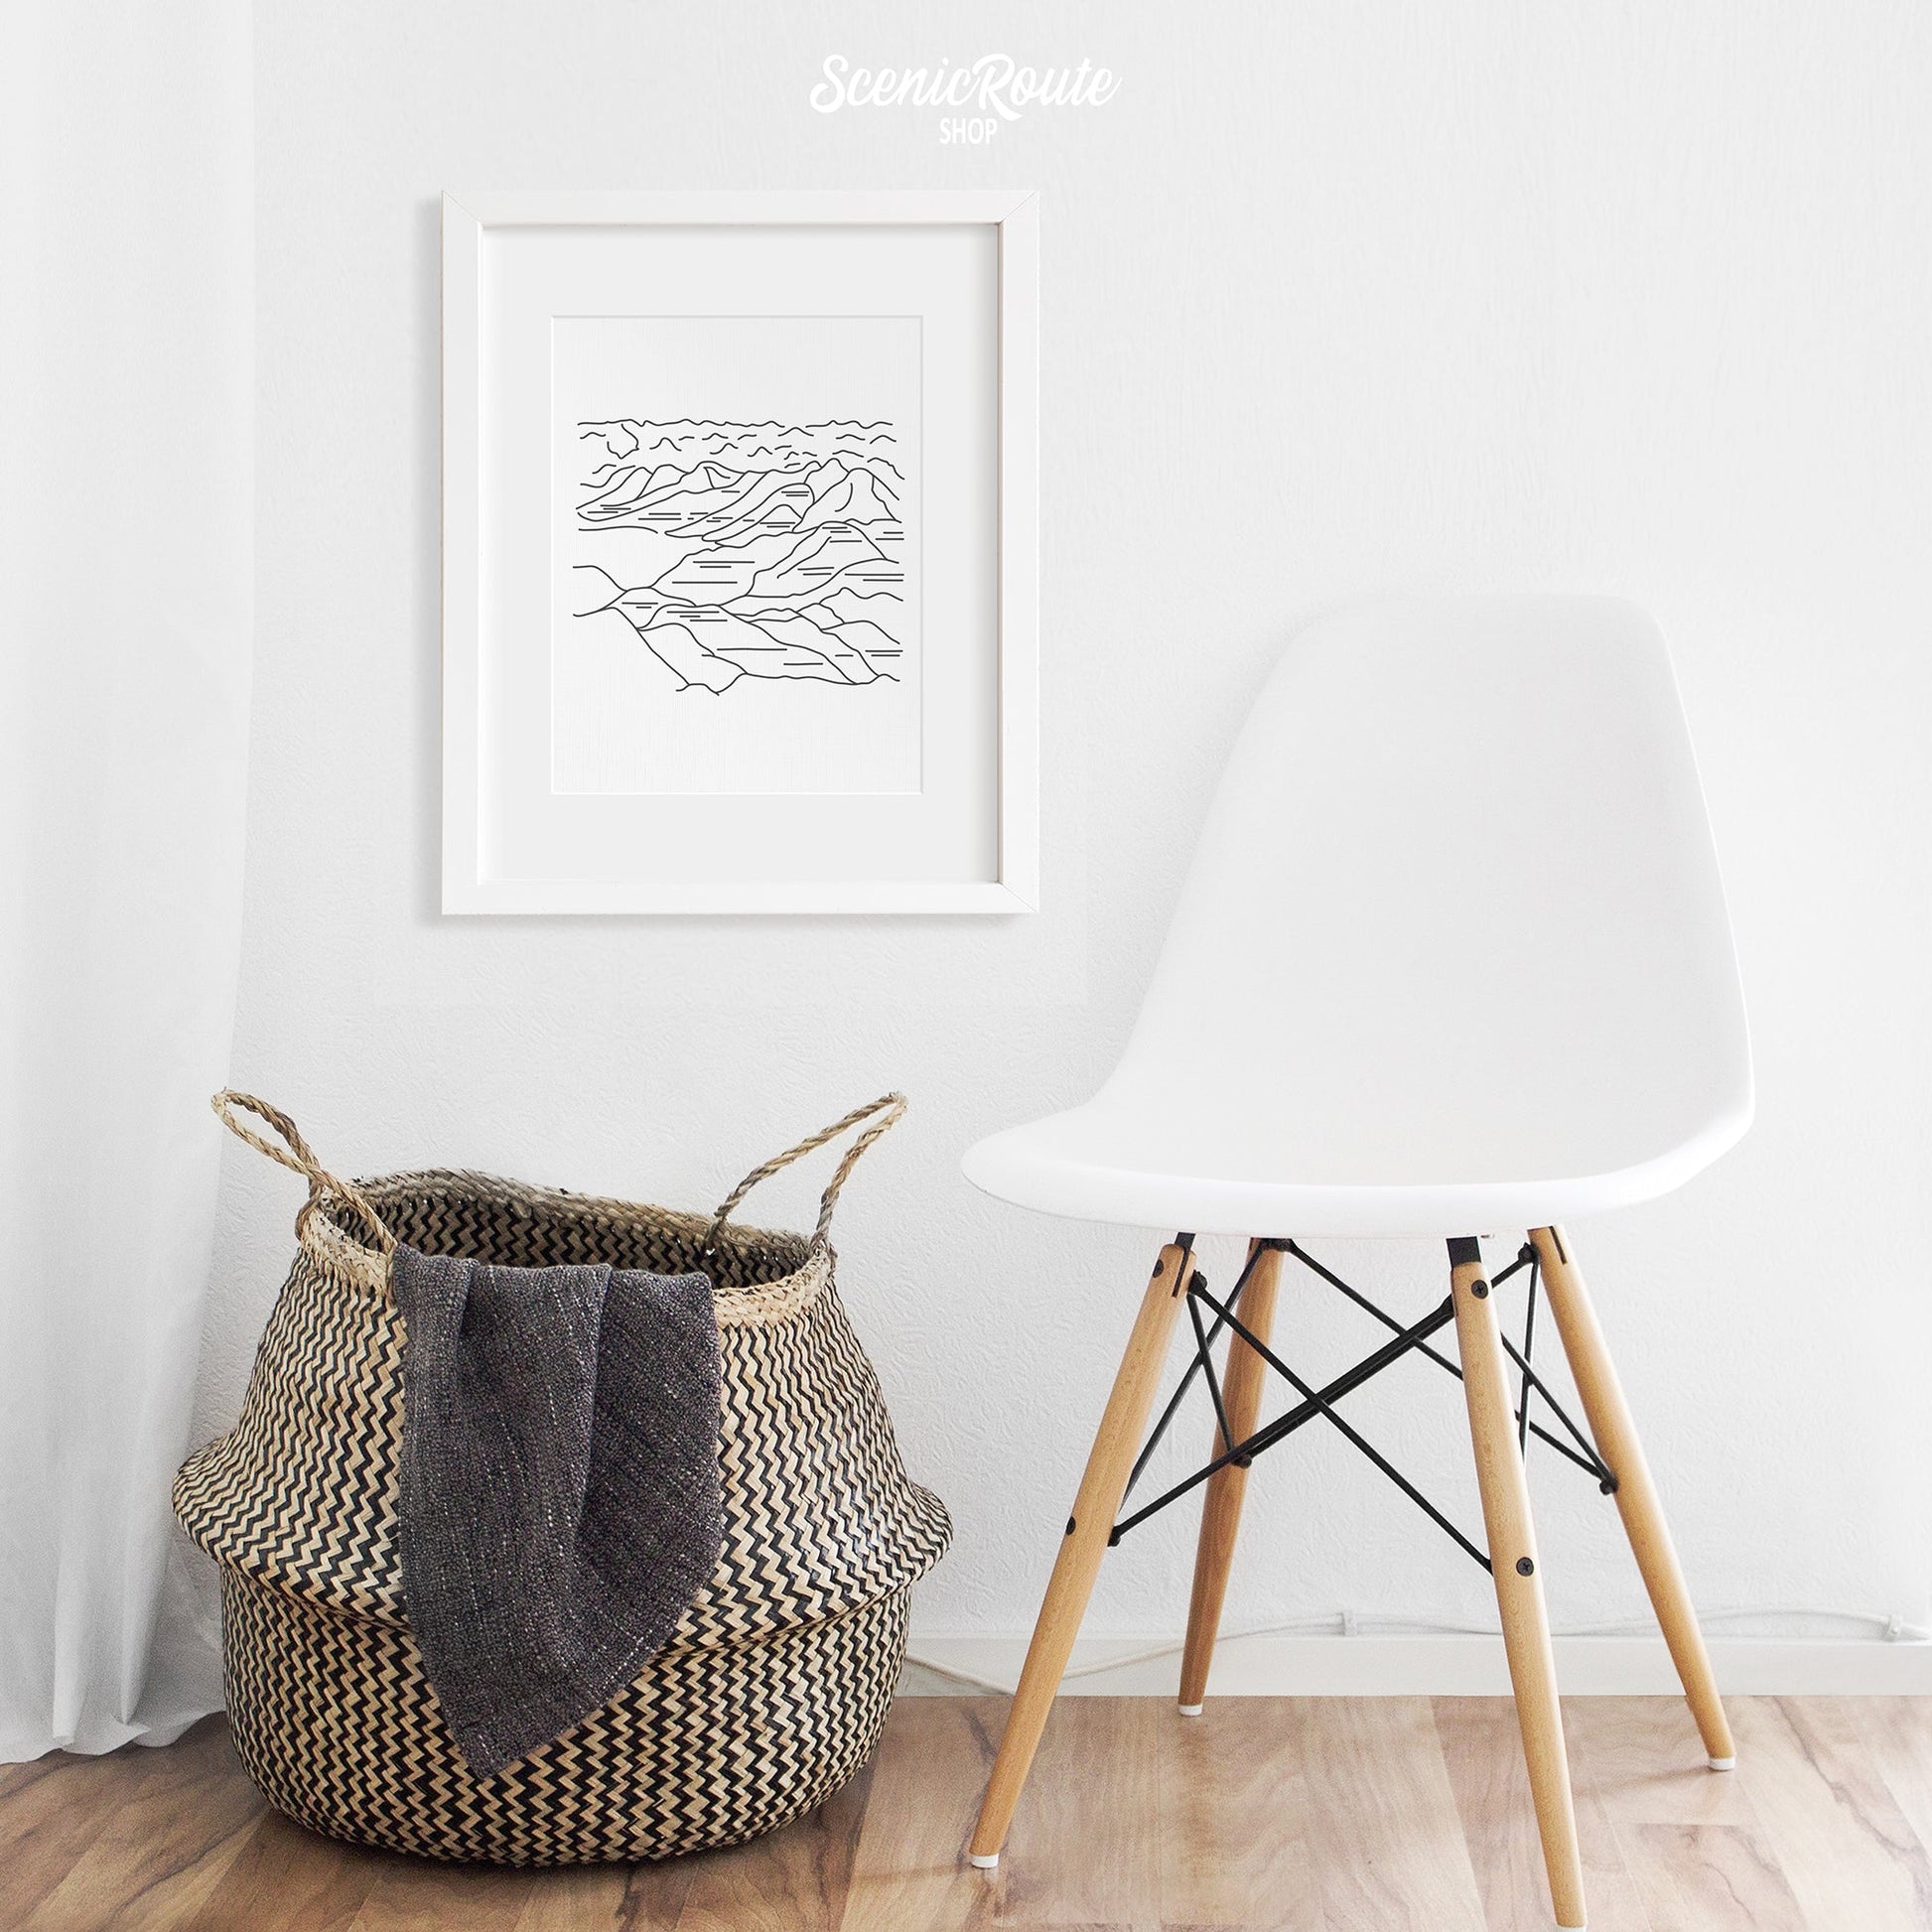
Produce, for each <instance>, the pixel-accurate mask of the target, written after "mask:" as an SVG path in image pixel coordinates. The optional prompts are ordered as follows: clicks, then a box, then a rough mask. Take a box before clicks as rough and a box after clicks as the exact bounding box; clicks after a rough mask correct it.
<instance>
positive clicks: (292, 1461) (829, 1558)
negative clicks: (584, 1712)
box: [175, 1094, 952, 1864]
mask: <svg viewBox="0 0 1932 1932" xmlns="http://www.w3.org/2000/svg"><path fill="white" fill-rule="evenodd" d="M231 1106H238V1107H243V1108H246V1109H247V1110H249V1111H250V1112H252V1113H253V1114H255V1115H256V1116H257V1117H258V1118H259V1119H261V1120H264V1121H266V1122H267V1123H268V1124H269V1125H271V1126H272V1127H274V1128H275V1130H276V1131H277V1132H278V1133H279V1134H280V1135H281V1136H282V1137H283V1140H284V1141H285V1143H286V1148H283V1147H277V1146H275V1145H274V1144H272V1143H271V1142H269V1141H266V1140H264V1139H262V1138H261V1137H259V1136H258V1135H256V1134H254V1133H253V1132H251V1131H250V1130H249V1129H248V1128H246V1127H244V1126H242V1125H241V1124H240V1123H239V1122H238V1121H237V1120H236V1119H235V1117H234V1115H233V1113H232V1112H231V1111H230V1107H231ZM215 1108H216V1111H217V1112H218V1113H219V1114H220V1115H221V1117H222V1119H223V1120H224V1121H225V1122H226V1123H227V1125H228V1126H229V1127H231V1128H232V1129H233V1130H234V1131H235V1132H236V1133H237V1134H239V1135H240V1136H241V1137H242V1138H243V1139H244V1140H246V1141H248V1142H249V1143H250V1144H251V1145H253V1146H255V1147H257V1148H259V1149H261V1151H262V1152H263V1153H265V1154H268V1155H269V1156H271V1158H273V1159H275V1160H277V1161H280V1162H281V1163H282V1164H283V1165H284V1166H285V1167H289V1168H292V1169H294V1170H295V1171H296V1172H298V1173H302V1174H303V1175H304V1176H305V1177H306V1178H307V1180H308V1182H309V1198H308V1201H307V1202H306V1203H305V1205H304V1206H303V1208H302V1210H301V1212H300V1213H299V1214H298V1215H297V1217H296V1235H297V1253H296V1258H295V1265H294V1268H293V1269H292V1270H291V1272H290V1274H289V1278H288V1281H287V1283H286V1284H285V1285H284V1287H283V1289H282V1293H281V1297H280V1299H279V1301H278V1302H277V1303H276V1306H275V1311H274V1313H273V1314H272V1315H271V1316H270V1319H269V1323H268V1328H267V1331H266V1332H265V1334H264V1335H263V1337H262V1343H261V1349H260V1353H259V1354H258V1355H257V1357H256V1360H255V1369H254V1375H253V1377H252V1379H251V1381H250V1383H249V1387H248V1394H247V1398H246V1400H245V1402H244V1403H243V1406H242V1412H241V1418H240V1420H239V1422H238V1423H237V1424H236V1426H235V1428H234V1429H233V1431H232V1432H231V1433H230V1434H228V1435H227V1436H224V1437H222V1438H221V1439H220V1440H219V1441H217V1442H214V1443H210V1444H209V1445H208V1446H207V1448H206V1449H202V1450H201V1451H200V1452H199V1453H197V1454H196V1455H194V1456H191V1457H190V1458H189V1460H188V1461H187V1462H186V1463H185V1464H184V1465H183V1467H182V1470H181V1473H180V1475H179V1477H178V1478H177V1479H176V1484H175V1508H176V1512H177V1514H178V1515H179V1516H180V1518H181V1520H182V1524H183V1526H184V1527H185V1528H186V1529H187V1531H188V1533H189V1535H190V1536H192V1537H193V1538H194V1539H195V1541H196V1542H197V1543H199V1544H200V1545H201V1546H202V1548H203V1549H205V1550H206V1551H207V1552H208V1554H209V1555H210V1556H212V1557H214V1558H215V1560H216V1561H217V1562H218V1563H219V1564H220V1565H221V1587H222V1624H223V1639H224V1642H223V1648H224V1652H225V1660H226V1674H227V1691H228V1709H229V1715H230V1719H231V1722H232V1724H233V1727H234V1738H235V1745H236V1748H237V1749H238V1751H239V1752H240V1754H241V1759H242V1762H243V1764H244V1765H245V1766H246V1767H247V1769H248V1773H249V1775H250V1776H251V1777H252V1778H253V1779H254V1780H255V1782H256V1783H257V1784H258V1785H259V1786H260V1787H261V1790H262V1792H263V1794H264V1795H265V1796H266V1797H267V1798H268V1800H269V1802H270V1803H271V1804H273V1805H275V1806H276V1807H278V1808H279V1809H280V1810H282V1811H285V1812H287V1813H288V1814H289V1815H290V1816H291V1817H292V1818H296V1819H299V1820H300V1821H301V1822H302V1823H303V1824H305V1825H309V1826H312V1827H314V1828H315V1829H316V1830H317V1831H321V1832H327V1833H329V1834H330V1835H331V1836H333V1837H336V1838H344V1839H349V1840H353V1841H356V1842H359V1843H362V1844H370V1845H385V1846H390V1847H393V1848H394V1849H395V1850H397V1851H402V1852H415V1853H421V1854H423V1855H425V1856H427V1857H430V1858H437V1859H483V1860H490V1861H494V1862H496V1863H505V1864H570V1863H589V1862H595V1861H601V1860H623V1859H656V1858H664V1857H668V1856H669V1855H671V1854H673V1853H679V1852H690V1851H696V1850H699V1849H701V1848H703V1847H708V1846H718V1845H731V1844H735V1843H737V1842H738V1841H740V1840H742V1839H747V1838H752V1837H754V1836H756V1835H757V1834H758V1833H759V1832H766V1831H770V1830H772V1829H773V1828H775V1827H776V1826H779V1825H783V1824H785V1823H786V1822H787V1821H788V1820H790V1819H792V1818H795V1817H797V1816H798V1815H799V1814H800V1813H802V1812H805V1811H808V1810H809V1809H810V1808H811V1807H812V1806H814V1805H816V1804H818V1803H820V1802H821V1801H822V1800H824V1799H825V1798H826V1797H828V1796H829V1795H830V1794H831V1793H832V1792H834V1791H836V1790H837V1789H838V1788H839V1787H840V1786H841V1785H842V1784H844V1783H845V1782H846V1781H847V1780H848V1779H849V1778H851V1777H852V1776H853V1774H854V1773H855V1772H856V1771H857V1770H858V1769H859V1767H860V1766H861V1765H862V1764H864V1762H865V1761H866V1759H867V1757H868V1756H869V1755H870V1754H871V1752H872V1750H873V1747H874V1745H875V1744H876V1743H877V1741H878V1737H879V1731H880V1726H881V1725H883V1723H884V1722H885V1717H886V1711H887V1708H888V1706H889V1705H890V1703H891V1701H892V1697H893V1693H894V1689H895V1687H896V1684H897V1677H898V1671H899V1665H900V1662H901V1660H902V1658H903V1655H904V1649H905V1609H906V1596H907V1592H908V1591H909V1589H910V1587H911V1585H912V1584H913V1583H914V1582H915V1581H916V1580H917V1579H918V1578H919V1577H921V1576H923V1575H924V1574H925V1573H926V1571H928V1570H929V1569H931V1567H932V1566H933V1565H934V1564H935V1563H936V1562H938V1560H939V1558H940V1557H941V1556H942V1555H944V1553H945V1549H946V1545H947V1543H948V1542H949V1540H950V1538H951V1534H952V1526H951V1524H950V1522H949V1521H948V1519H947V1516H946V1512H945V1509H944V1507H943V1505H942V1504H941V1503H940V1502H939V1499H938V1498H937V1497H936V1496H934V1495H933V1494H932V1493H931V1492H930V1491H929V1490H925V1489H921V1488H919V1487H918V1486H917V1485H916V1484H914V1483H912V1482H910V1481H908V1480H907V1478H906V1475H905V1471H904V1468H903V1466H902V1464H901V1463H900V1460H899V1455H898V1449H897V1443H896V1442H895V1440H894V1437H893V1428H892V1422H891V1420H890V1418H889V1417H888V1416H887V1413H886V1408H885V1404H884V1402H883V1400H882V1399H881V1396H880V1392H879V1384H878V1381H877V1379H876V1378H875V1376H874V1374H873V1371H872V1365H871V1363H870V1362H868V1360H867V1359H866V1355H865V1351H864V1350H863V1349H862V1348H861V1347H860V1346H859V1342H858V1339H857V1337H856V1336H855V1335H854V1334H853V1332H852V1328H851V1325H850V1323H849V1322H848V1321H847V1319H846V1315H845V1311H844V1309H843V1308H842V1307H841V1306H840V1303H839V1297H838V1291H837V1288H836V1287H835V1286H834V1282H833V1269H834V1256H833V1251H832V1249H831V1246H830V1244H829V1242H828V1240H827V1231H828V1229H829V1226H830V1222H831V1214H832V1207H833V1204H834V1202H835V1201H836V1199H837V1197H838V1191H839V1188H840V1186H841V1185H842V1184H843V1183H844V1180H845V1177H846V1175H847V1174H848V1173H850V1172H851V1170H852V1166H853V1163H854V1162H856V1161H857V1159H858V1158H859V1156H860V1155H861V1154H862V1153H863V1152H864V1151H865V1149H866V1148H867V1146H869V1145H870V1144H871V1142H872V1141H874V1140H875V1139H877V1138H878V1136H879V1135H880V1134H882V1133H884V1132H885V1131H886V1129H887V1128H889V1127H890V1126H891V1125H892V1124H893V1122H894V1121H896V1120H897V1118H898V1116H899V1114H900V1113H901V1112H902V1111H903V1109H904V1102H903V1101H902V1100H900V1099H899V1098H898V1096H897V1095H888V1096H887V1097H886V1098H885V1099H884V1100H880V1101H875V1102H874V1103H873V1104H872V1105H871V1106H869V1107H863V1108H860V1109H859V1110H858V1111H857V1112H855V1113H853V1114H850V1115H848V1116H847V1117H846V1119H845V1120H843V1121H840V1122H838V1123H836V1124H835V1125H834V1126H833V1127H830V1128H827V1129H826V1130H825V1132H824V1133H823V1134H818V1135H814V1136H813V1137H812V1138H811V1139H810V1140H808V1141H805V1142H801V1143H800V1144H799V1146H798V1147H796V1148H793V1149H791V1150H790V1151H789V1152H787V1153H786V1154H783V1155H780V1156H779V1157H778V1158H777V1159H776V1160H775V1161H771V1162H767V1163H766V1164H765V1165H764V1166H763V1167H762V1168H759V1169H758V1170H756V1171H755V1172H754V1173H752V1174H750V1175H749V1176H748V1177H747V1178H746V1180H745V1181H744V1182H743V1183H742V1184H741V1186H740V1187H739V1188H738V1189H737V1190H736V1191H735V1192H734V1193H733V1194H732V1195H731V1197H730V1198H729V1199H728V1200H727V1201H726V1202H725V1204H724V1206H723V1207H721V1208H720V1209H719V1210H718V1212H717V1214H716V1215H714V1216H712V1217H710V1218H709V1219H707V1218H706V1217H704V1216H701V1215H691V1214H680V1213H675V1212H673V1211H671V1210H669V1209H666V1208H657V1207H642V1206H637V1205H634V1204H632V1203H630V1202H625V1201H615V1200H596V1199H590V1198H587V1197H585V1196H583V1195H578V1194H570V1193H564V1192H559V1191H554V1190H551V1189H546V1188H538V1187H526V1186H522V1185H520V1184H518V1183H516V1182H513V1181H503V1180H492V1179H489V1178H487V1177H485V1176H483V1175H481V1174H472V1173H404V1174H393V1175H387V1176H384V1177H382V1178H380V1179H373V1180H364V1181H361V1182H359V1183H354V1184H351V1183H349V1182H346V1181H343V1180H339V1179H337V1178H336V1177H335V1176H333V1175H331V1174H330V1173H327V1172H326V1171H325V1170H324V1169H323V1168H322V1167H321V1166H320V1165H319V1164H318V1163H317V1162H316V1159H315V1157H314V1155H312V1154H311V1153H310V1151H309V1149H308V1146H307V1144H306V1143H305V1142H304V1141H303V1139H302V1137H301V1135H300V1134H299V1133H297V1131H296V1129H295V1127H294V1124H293V1123H292V1122H291V1121H289V1120H288V1119H287V1117H286V1116H284V1115H282V1114H280V1113H278V1112H277V1111H276V1110H275V1109H273V1108H272V1107H268V1106H266V1105H264V1104H263V1103H262V1102H260V1101H258V1100H254V1099H252V1098H250V1097H249V1096H247V1095H243V1094H222V1095H219V1096H217V1098H216V1102H215ZM867 1120H870V1121H871V1123H872V1124H871V1126H870V1127H869V1128H868V1129H867V1131H866V1132H865V1133H864V1134H863V1135H861V1136H860V1137H859V1138H858V1139H857V1140H856V1141H855V1142H854V1144H853V1146H852V1147H851V1149H850V1150H849V1151H848V1152H847V1154H846V1157H845V1159H844V1161H843V1162H842V1163H841V1164H840V1167H839V1169H838V1172H837V1173H835V1174H834V1175H833V1178H832V1183H831V1185H830V1186H829V1187H828V1188H827V1189H826V1192H825V1197H824V1202H823V1205H822V1207H821V1210H820V1214H819V1222H818V1228H817V1230H816V1232H815V1233H814V1234H813V1235H812V1237H811V1238H810V1239H809V1240H807V1239H805V1238H804V1237H802V1236H799V1235H795V1234H783V1233H767V1232H761V1231H759V1230H756V1229H751V1228H738V1227H734V1226H731V1225H729V1224H728V1223H727V1220H726V1217H727V1216H728V1215H729V1214H730V1212H731V1210H732V1209H733V1208H734V1207H735V1206H736V1205H737V1203H738V1201H739V1200H740V1199H741V1198H742V1197H743V1195H744V1194H745V1192H746V1191H747V1189H749V1188H750V1187H751V1186H752V1185H754V1184H755V1183H756V1182H757V1181H759V1180H760V1179H762V1178H763V1177H764V1175H765V1174H767V1173H773V1172H775V1171H776V1170H777V1169H778V1168H780V1167H782V1166H784V1165H785V1164H786V1163H787V1162H789V1161H791V1160H794V1159H796V1158H797V1157H798V1156H799V1155H800V1154H804V1153H807V1152H809V1151H810V1150H811V1149H812V1148H815V1147H819V1146H822V1145H824V1143H825V1142H827V1141H828V1140H830V1139H832V1138H833V1137H834V1136H835V1135H836V1134H838V1133H841V1132H843V1131H844V1130H845V1129H846V1128H848V1127H853V1126H857V1125H858V1124H859V1123H860V1122H862V1121H867ZM399 1240H400V1241H406V1242H408V1243H409V1244H410V1245H411V1246H413V1247H416V1248H418V1249H421V1250H423V1251H424V1252H427V1253H432V1254H456V1255H467V1256H472V1257H474V1258H476V1259H478V1260H481V1261H489V1262H497V1263H506V1264H521V1265H528V1266H546V1265H551V1264H555V1263H560V1262H588V1261H602V1262H609V1263H612V1264H613V1265H615V1266H618V1267H622V1268H643V1269H650V1270H654V1271H656V1272H659V1273H664V1274H674V1273H681V1272H684V1271H686V1270H690V1269H695V1268H700V1267H702V1268H704V1269H705V1270H706V1271H707V1272H708V1273H709V1274H710V1275H711V1278H712V1282H713V1286H714V1290H715V1296H716V1305H717V1311H718V1329H719V1341H720V1346H721V1355H722V1380H723V1426H722V1432H721V1437H720V1444H719V1464H720V1474H721V1477H722V1489H723V1503H724V1517H725V1541H724V1549H723V1552H722V1554H721V1555H720V1558H719V1562H718V1569H717V1571H716V1573H715V1575H714V1576H713V1577H712V1580H711V1582H710V1584H709V1585H708V1586H707V1587H705V1589H704V1590H703V1591H702V1593H701V1594H700V1595H699V1596H698V1597H697V1598H696V1600H695V1601H694V1602H693V1603H692V1604H691V1607H690V1608H689V1609H688V1610H687V1611H686V1613H685V1615H684V1617H683V1620H682V1621H681V1622H680V1623H679V1624H678V1626H677V1628H676V1629H675V1630H674V1631H673V1632H672V1635H671V1637H670V1639H669V1641H668V1642H667V1643H666V1644H665V1646H664V1648H663V1649H662V1650H660V1651H659V1652H658V1653H657V1654H656V1655H655V1656H654V1657H653V1658H652V1659H651V1660H650V1662H649V1663H648V1664H647V1665H646V1666H645V1668H644V1669H643V1671H642V1672H641V1673H640V1675H639V1676H638V1677H637V1678H636V1680H635V1681H634V1682H633V1683H632V1684H630V1685H629V1686H628V1687H627V1688H626V1689H625V1690H624V1691H622V1692H621V1693H620V1695H619V1696H617V1697H616V1698H614V1699H613V1700H612V1701H611V1702H610V1703H609V1704H607V1705H605V1706H604V1707H603V1708H602V1709H600V1710H598V1711H596V1712H594V1713H593V1714H592V1715H591V1716H590V1717H588V1718H586V1719H585V1720H583V1722H582V1723H580V1724H578V1725H575V1726H573V1727H572V1728H571V1729H570V1730H568V1731H566V1732H564V1734H563V1735H562V1736H560V1737H558V1738H556V1739H555V1740H553V1741H552V1742H551V1743H549V1744H546V1745H544V1746H543V1747H542V1749H540V1750H537V1751H535V1752H532V1753H531V1754H530V1755H529V1756H528V1757H525V1758H521V1759H519V1760H518V1761H517V1762H516V1763H514V1764H511V1765H508V1766H506V1767H505V1768H504V1769H502V1770H501V1771H498V1772H496V1773H494V1774H492V1775H490V1776H488V1777H476V1776H473V1775H472V1774H471V1772H470V1771H469V1769H468V1768H467V1766H466V1765H465V1763H464V1760H463V1758H462V1755H461V1753H460V1752H459V1751H458V1749H457V1747H456V1744H455V1741H454V1739H453V1738H452V1737H451V1735H450V1733H449V1730H448V1728H447V1726H446V1725H445V1724H444V1722H443V1718H442V1714H441V1712H440V1711H439V1709H438V1707H437V1702H436V1696H435V1693H434V1692H433V1691H432V1690H431V1689H430V1685H429V1681H428V1679H427V1677H426V1676H425V1675H424V1672H423V1665H422V1659H421V1656H420V1655H419V1653H418V1651H417V1648H416V1643H415V1640H414V1638H413V1637H412V1636H411V1634H410V1630H409V1624H408V1620H407V1618H406V1616H405V1615H404V1612H403V1603H402V1587H401V1578H400V1573H399V1556H398V1541H397V1534H396V1499H397V1465H398V1457H399V1453H400V1449H401V1444H402V1415H403V1410H402V1358H403V1339H404V1337H403V1326H402V1321H401V1318H400V1316H399V1315H398V1313H397V1311H396V1309H395V1306H394V1304H393V1302H392V1301H391V1299H390V1296H389V1256H390V1254H391V1253H392V1252H393V1249H394V1247H395V1244H396V1242H397V1241H399Z"/></svg>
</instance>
